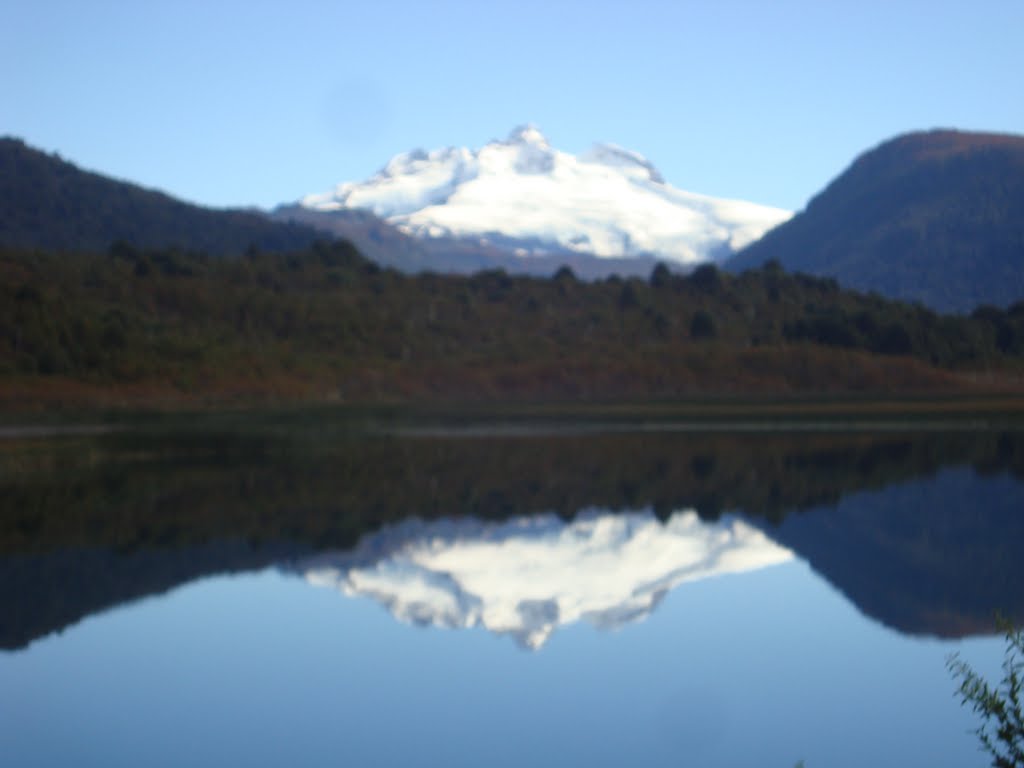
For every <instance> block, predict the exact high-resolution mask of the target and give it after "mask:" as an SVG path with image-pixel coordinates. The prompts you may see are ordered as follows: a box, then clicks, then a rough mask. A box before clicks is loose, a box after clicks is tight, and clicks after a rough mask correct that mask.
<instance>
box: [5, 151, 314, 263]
mask: <svg viewBox="0 0 1024 768" xmlns="http://www.w3.org/2000/svg"><path fill="white" fill-rule="evenodd" d="M314 238H315V235H314V232H313V230H312V229H310V228H307V227H303V226H299V225H296V224H288V223H283V222H273V221H270V220H269V219H268V218H267V217H266V216H263V215H262V214H259V213H256V212H251V211H241V210H214V209H209V208H202V207H199V206H195V205H189V204H187V203H183V202H181V201H179V200H176V199H174V198H172V197H169V196H168V195H165V194H163V193H161V192H156V191H153V190H149V189H143V188H142V187H138V186H136V185H134V184H128V183H126V182H122V181H116V180H114V179H110V178H107V177H105V176H101V175H99V174H95V173H89V172H87V171H83V170H80V169H79V168H76V167H75V166H74V165H71V164H70V163H67V162H65V161H63V160H61V159H60V158H59V157H56V156H53V155H48V154H46V153H44V152H40V151H38V150H36V149H33V148H31V147H29V146H27V145H26V144H24V143H23V142H21V141H19V140H17V139H13V138H0V245H2V246H8V247H12V246H13V247H19V248H40V249H46V250H64V251H100V250H106V249H107V247H108V246H110V244H111V243H113V242H115V241H119V240H120V241H125V242H127V243H130V244H132V245H133V246H135V247H141V248H169V247H176V248H179V249H182V250H189V251H202V252H205V253H209V254H213V255H217V256H222V255H238V254H241V253H243V252H245V251H246V249H248V248H250V247H255V248H257V249H260V250H269V251H288V250H294V249H297V248H303V247H306V246H308V245H309V244H310V243H312V242H313V240H314Z"/></svg>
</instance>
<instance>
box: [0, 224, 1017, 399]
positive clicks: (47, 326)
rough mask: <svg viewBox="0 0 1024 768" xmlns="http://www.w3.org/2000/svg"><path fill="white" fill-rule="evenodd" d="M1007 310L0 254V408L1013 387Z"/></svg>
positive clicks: (329, 248) (657, 284)
mask: <svg viewBox="0 0 1024 768" xmlns="http://www.w3.org/2000/svg"><path fill="white" fill-rule="evenodd" d="M1022 355H1024V305H1016V306H1014V307H1013V308H1011V310H1009V311H1006V312H1004V311H1001V310H997V309H991V310H988V311H986V312H982V313H977V314H976V315H975V316H972V317H968V318H958V317H945V316H940V315H937V314H935V313H933V312H930V311H928V310H926V309H923V308H922V307H919V306H912V305H907V304H900V303H897V302H893V301H887V300H883V299H881V298H878V297H872V296H866V295H862V294H857V293H853V292H849V291H842V290H840V288H839V287H838V285H837V284H836V283H835V281H832V280H828V279H823V278H810V277H806V276H802V275H790V274H786V273H784V272H782V271H781V270H780V269H779V268H777V266H770V267H768V268H766V269H764V270H757V271H750V272H747V273H744V274H742V275H738V276H733V275H729V274H726V273H722V272H719V271H718V270H716V269H715V268H714V267H710V266H707V267H703V268H701V269H698V270H697V271H696V272H694V273H693V274H692V275H689V276H687V277H683V276H679V275H673V274H671V273H670V272H669V270H668V269H666V268H665V267H663V266H659V267H658V268H656V269H655V270H653V272H652V274H651V275H650V277H649V278H648V279H639V278H630V279H622V278H617V277H616V278H609V279H606V280H603V281H599V282H594V283H588V282H584V281H581V280H578V279H576V277H575V276H574V275H573V274H572V272H571V271H570V270H568V269H563V270H561V271H560V272H559V273H558V274H556V275H555V276H554V278H545V279H542V278H532V277H512V276H509V275H507V274H506V273H504V272H500V271H489V272H482V273H480V274H478V275H475V276H472V277H462V276H439V275H433V274H423V275H417V276H408V275H403V274H401V273H399V272H397V271H394V270H382V269H380V268H379V267H378V266H376V265H375V264H373V263H371V262H368V261H366V260H365V259H363V258H362V257H361V256H360V255H359V254H358V252H357V251H355V249H354V248H353V247H352V246H351V245H349V244H347V243H338V244H334V245H329V244H318V245H316V246H314V247H313V248H311V249H310V250H308V251H304V252H299V253H293V254H287V255H275V254H268V253H262V254H258V253H254V254H250V255H249V256H247V257H245V258H241V259H227V260H225V259H212V258H209V257H206V256H202V255H195V254H187V253H182V252H178V251H167V250H155V251H148V250H142V249H133V248H131V247H128V246H119V247H117V248H112V249H111V250H110V251H108V252H107V253H103V254H96V255H89V254H55V255H46V254H42V253H38V252H18V251H8V252H0V400H2V401H3V403H4V404H5V405H6V407H8V408H10V407H16V408H18V407H24V406H26V405H27V404H31V403H33V402H36V403H39V402H43V401H46V400H47V399H49V400H50V401H53V400H59V401H62V400H63V398H64V396H65V395H67V397H68V399H69V400H70V401H76V400H77V401H81V400H82V398H83V397H85V396H86V395H89V396H90V397H94V398H95V399H96V400H97V401H98V402H101V403H103V402H112V401H113V402H121V401H130V400H133V399H134V400H138V399H142V400H145V399H152V398H157V397H164V396H168V397H171V396H173V397H183V398H186V399H195V398H205V397H214V398H223V397H240V398H243V399H244V398H252V397H274V398H284V399H289V398H297V397H312V398H316V399H325V398H326V399H332V398H342V399H347V400H360V401H366V400H389V399H391V400H393V399H403V400H420V401H423V400H451V399H466V398H471V399H477V400H502V399H509V398H512V399H517V398H518V399H521V398H526V399H549V398H554V399H567V398H568V399H603V398H604V399H607V398H611V399H616V398H649V397H678V396H684V395H689V394H716V395H720V394H726V393H759V394H765V393H789V392H804V393H843V392H847V393H848V392H875V393H877V392H886V393H893V392H898V393H905V392H919V391H936V390H941V391H954V390H955V391H965V390H966V391H977V390H978V389H979V388H981V389H989V390H991V389H993V388H1001V389H1015V388H1018V387H1019V382H1020V373H1021V370H1022Z"/></svg>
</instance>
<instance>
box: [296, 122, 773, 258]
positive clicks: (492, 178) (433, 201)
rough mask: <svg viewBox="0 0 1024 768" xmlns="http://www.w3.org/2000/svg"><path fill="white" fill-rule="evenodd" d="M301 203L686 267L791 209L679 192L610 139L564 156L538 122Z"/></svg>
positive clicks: (438, 232)
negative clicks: (367, 212)
mask: <svg viewBox="0 0 1024 768" xmlns="http://www.w3.org/2000/svg"><path fill="white" fill-rule="evenodd" d="M300 205H301V206H302V207H304V208H306V209H308V210H311V211H319V212H330V211H341V210H352V209H359V210H368V211H371V212H373V213H374V214H375V215H377V216H379V217H380V218H382V219H384V220H385V221H387V222H388V223H390V224H392V225H394V226H396V227H397V228H399V229H400V230H402V231H403V232H405V233H406V234H409V235H412V236H414V237H419V238H459V239H472V240H480V241H489V242H491V241H496V242H500V243H502V244H504V246H505V247H507V248H508V249H509V251H510V252H513V253H517V254H518V255H520V256H523V257H525V258H528V257H529V256H544V255H550V254H557V253H564V252H568V253H580V254H589V255H593V256H598V257H604V258H636V257H645V258H655V259H659V260H663V261H665V262H667V263H672V264H677V265H684V266H692V265H695V264H698V263H702V262H706V261H714V262H721V261H723V260H725V259H726V258H728V257H729V256H731V255H732V254H733V253H735V252H736V251H738V250H740V249H741V248H743V247H744V246H746V245H748V244H750V243H752V242H753V241H755V240H757V239H759V238H760V237H761V236H762V235H763V234H764V233H765V232H767V231H768V230H769V229H772V228H773V227H775V226H777V225H779V224H781V223H783V222H784V221H787V220H788V219H789V218H790V217H791V216H792V213H791V212H790V211H785V210H782V209H780V208H774V207H770V206H765V205H758V204H756V203H751V202H746V201H742V200H729V199H722V198H715V197H710V196H707V195H700V194H696V193H693V192H686V191H684V190H681V189H678V188H676V187H674V186H672V185H671V184H669V183H668V182H666V181H665V179H664V178H663V177H662V175H661V173H659V172H658V170H657V169H656V168H655V166H654V165H653V164H652V163H651V162H650V161H648V160H647V159H646V158H645V157H644V156H643V155H640V154H639V153H636V152H633V151H631V150H628V149H625V148H623V147H619V146H616V145H614V144H598V145H596V146H594V147H593V148H592V149H591V150H590V151H588V152H586V153H584V154H582V155H580V156H575V155H572V154H570V153H567V152H563V151H560V150H558V149H555V148H553V147H552V146H551V145H550V143H549V142H548V140H547V138H546V137H545V136H544V134H543V133H541V131H540V130H539V129H538V128H537V127H536V126H534V125H524V126H520V127H519V128H516V129H515V130H513V131H512V133H511V134H510V135H509V136H508V137H507V138H506V139H504V140H501V141H492V142H490V143H488V144H486V145H485V146H483V147H482V148H480V149H477V150H471V149H467V148H458V147H447V148H444V149H436V150H432V151H429V152H428V151H425V150H422V149H417V150H414V151H411V152H406V153H404V154H400V155H397V156H396V157H394V158H392V159H391V160H390V161H389V162H388V163H387V165H385V166H384V167H383V168H382V169H381V170H380V171H378V172H377V173H376V174H375V175H374V176H372V177H371V178H369V179H367V180H365V181H362V182H352V181H350V182H344V183H341V184H338V185H337V186H336V187H334V189H332V190H330V191H328V192H325V193H321V194H311V195H307V196H306V197H304V198H303V199H302V200H301V201H300Z"/></svg>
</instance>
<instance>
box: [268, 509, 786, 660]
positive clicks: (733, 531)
mask: <svg viewBox="0 0 1024 768" xmlns="http://www.w3.org/2000/svg"><path fill="white" fill-rule="evenodd" d="M792 557H793V554H792V552H791V551H790V550H788V549H785V548H784V547H781V546H779V545H778V544H776V543H774V542H773V541H772V540H771V539H770V538H768V537H767V536H766V535H765V534H764V533H762V532H761V531H760V530H758V529H757V528H755V527H754V526H752V525H750V524H748V523H746V522H744V521H743V520H742V519H740V518H738V517H731V516H726V517H723V518H722V519H720V520H718V521H715V522H705V521H703V520H701V518H700V517H699V516H698V515H697V513H696V512H695V511H693V510H680V511H677V512H675V513H673V514H672V515H671V516H669V518H668V519H667V520H665V521H664V522H663V521H661V520H659V519H658V518H657V517H656V516H655V515H654V514H653V513H652V512H650V511H634V512H626V513H612V512H607V511H598V510H589V511H585V512H583V513H581V514H579V515H577V516H576V517H575V518H574V519H573V520H571V521H566V520H564V519H562V518H560V517H558V516H557V515H554V514H546V515H539V516H533V517H517V518H512V519H509V520H506V521H502V522H487V521H481V520H477V519H473V518H459V519H445V520H439V521H431V522H425V521H422V520H415V519H414V520H407V521H405V522H403V523H401V524H398V525H395V526H391V527H386V528H384V529H382V530H380V531H379V532H377V533H375V534H373V535H369V536H366V537H364V538H363V539H362V540H361V541H360V542H359V544H358V546H357V547H356V548H355V549H354V550H351V551H348V552H326V553H321V554H318V555H314V556H311V557H308V558H304V559H301V560H298V561H296V562H294V563H291V564H288V565H286V566H282V568H283V570H285V571H286V572H291V573H294V574H297V575H299V576H301V577H302V578H304V579H305V580H306V581H307V582H308V583H309V584H311V585H315V586H320V587H328V588H331V589H335V590H337V591H339V592H341V593H342V594H344V595H347V596H351V597H355V596H360V597H368V598H371V599H373V600H375V601H377V602H379V603H380V604H381V605H383V606H384V607H385V608H386V609H387V610H388V611H389V612H390V613H391V614H392V615H393V616H394V617H395V618H397V619H398V620H400V621H402V622H406V623H410V624H417V625H422V626H433V627H443V628H470V627H483V628H485V629H487V630H488V631H490V632H493V633H495V634H499V635H507V636H511V637H512V638H514V639H515V641H516V642H517V643H518V644H519V645H520V646H522V647H523V648H526V649H534V650H536V649H538V648H540V647H541V646H543V645H544V644H545V643H546V642H547V640H548V639H549V638H550V637H551V635H552V633H553V632H554V631H555V630H556V629H557V628H558V627H561V626H565V625H567V624H571V623H574V622H577V621H580V620H584V621H587V622H589V623H591V624H592V625H594V626H597V627H600V628H603V629H615V628H619V627H622V626H624V625H626V624H628V623H630V622H636V621H640V620H643V619H644V618H646V617H647V616H648V615H650V613H651V612H652V611H653V610H654V609H655V608H656V607H657V605H658V604H659V602H660V601H661V600H662V598H663V597H664V596H665V595H666V594H667V593H668V592H669V591H670V590H672V589H673V588H674V587H676V586H678V585H680V584H682V583H684V582H689V581H695V580H699V579H706V578H710V577H713V576H720V575H723V574H731V573H740V572H744V571H750V570H754V569H757V568H763V567H766V566H770V565H774V564H777V563H782V562H786V561H788V560H790V559H791V558H792Z"/></svg>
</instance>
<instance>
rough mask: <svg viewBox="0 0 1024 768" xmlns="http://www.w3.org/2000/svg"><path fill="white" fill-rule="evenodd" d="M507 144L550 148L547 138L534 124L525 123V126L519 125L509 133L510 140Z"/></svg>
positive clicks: (506, 140)
mask: <svg viewBox="0 0 1024 768" xmlns="http://www.w3.org/2000/svg"><path fill="white" fill-rule="evenodd" d="M505 143H506V144H529V145H532V146H535V147H548V146H550V144H548V140H547V137H546V136H545V135H544V134H543V133H541V130H540V128H538V127H537V126H536V125H534V124H533V123H525V124H524V125H517V126H516V127H515V128H513V129H512V132H511V133H509V135H508V138H507V139H505Z"/></svg>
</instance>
